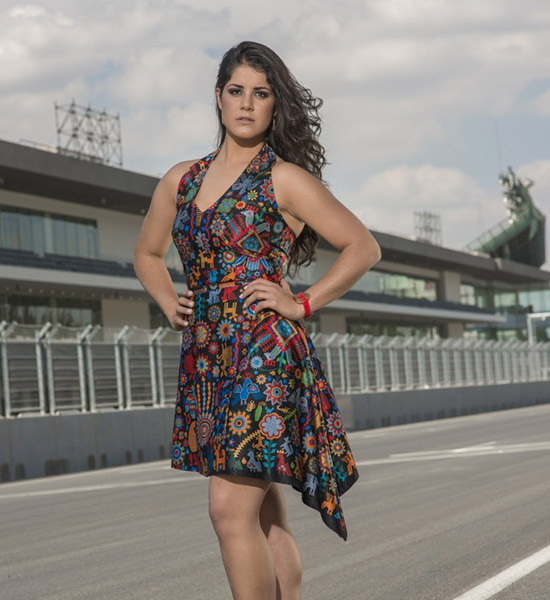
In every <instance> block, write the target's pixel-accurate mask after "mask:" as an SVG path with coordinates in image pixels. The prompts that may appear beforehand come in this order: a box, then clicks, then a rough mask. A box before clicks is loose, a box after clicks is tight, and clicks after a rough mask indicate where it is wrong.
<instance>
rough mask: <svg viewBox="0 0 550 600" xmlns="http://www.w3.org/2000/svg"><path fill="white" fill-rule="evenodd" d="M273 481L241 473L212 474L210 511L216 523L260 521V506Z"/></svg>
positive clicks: (209, 488)
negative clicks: (244, 475)
mask: <svg viewBox="0 0 550 600" xmlns="http://www.w3.org/2000/svg"><path fill="white" fill-rule="evenodd" d="M271 485H272V483H271V482H270V481H264V480H262V479H253V478H252V477H242V476H239V475H211V477H210V481H209V487H208V511H209V514H210V518H211V519H212V521H214V523H216V522H224V521H227V520H229V519H230V520H232V521H233V522H242V521H252V520H255V521H259V515H260V508H261V506H262V503H263V501H264V499H265V497H266V494H267V492H268V490H269V489H270V486H271Z"/></svg>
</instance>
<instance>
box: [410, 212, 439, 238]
mask: <svg viewBox="0 0 550 600" xmlns="http://www.w3.org/2000/svg"><path fill="white" fill-rule="evenodd" d="M414 235H415V237H416V239H417V240H420V241H422V242H428V243H429V244H434V245H436V246H441V245H442V244H443V237H442V235H441V215H438V214H436V213H431V212H428V211H426V210H425V211H420V212H417V211H415V213H414Z"/></svg>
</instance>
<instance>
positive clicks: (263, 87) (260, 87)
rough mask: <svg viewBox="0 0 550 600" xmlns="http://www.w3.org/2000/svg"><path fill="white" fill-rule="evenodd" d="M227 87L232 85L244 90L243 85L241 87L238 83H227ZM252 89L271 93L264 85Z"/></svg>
mask: <svg viewBox="0 0 550 600" xmlns="http://www.w3.org/2000/svg"><path fill="white" fill-rule="evenodd" d="M228 85H234V86H235V87H238V88H241V89H242V88H244V85H241V84H240V83H229V84H228ZM253 89H255V90H269V91H271V88H268V87H266V86H265V85H260V86H258V87H255V88H253Z"/></svg>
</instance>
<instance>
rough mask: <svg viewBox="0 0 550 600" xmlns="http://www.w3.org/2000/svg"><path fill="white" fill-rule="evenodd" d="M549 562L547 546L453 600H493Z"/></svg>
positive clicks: (549, 547)
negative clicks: (495, 596) (489, 599)
mask: <svg viewBox="0 0 550 600" xmlns="http://www.w3.org/2000/svg"><path fill="white" fill-rule="evenodd" d="M547 562H550V546H546V548H543V549H542V550H539V551H538V552H535V553H534V554H531V556H528V557H527V558H524V559H523V560H520V561H519V562H518V563H516V564H515V565H512V566H511V567H508V568H507V569H505V570H504V571H501V572H500V573H499V574H498V575H495V576H494V577H491V579H487V581H484V582H483V583H482V584H480V585H477V586H476V587H474V588H472V589H470V590H468V591H467V592H464V594H461V595H460V596H457V597H456V598H454V599H453V600H487V599H488V598H492V597H493V596H494V595H495V594H498V593H499V592H500V591H502V590H503V589H505V588H507V587H509V586H510V585H512V584H513V583H515V582H516V581H518V580H519V579H522V578H523V577H525V576H526V575H529V573H532V572H533V571H534V570H535V569H538V568H539V567H542V566H543V565H545V564H546V563H547Z"/></svg>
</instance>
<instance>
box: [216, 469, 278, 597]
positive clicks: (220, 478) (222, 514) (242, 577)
mask: <svg viewBox="0 0 550 600" xmlns="http://www.w3.org/2000/svg"><path fill="white" fill-rule="evenodd" d="M270 485H271V484H270V482H269V481H263V480H260V479H252V478H250V477H240V476H238V475H212V476H211V478H210V486H209V494H208V510H209V514H210V519H211V520H212V524H213V526H214V530H215V532H216V535H217V536H218V541H219V543H220V550H221V553H222V560H223V564H224V567H225V571H226V573H227V578H228V579H229V585H230V587H231V592H232V594H233V598H234V600H275V599H276V589H277V588H276V576H275V565H274V561H273V555H272V553H271V548H270V545H269V543H268V541H267V538H266V536H265V534H264V532H263V530H262V527H261V525H260V507H261V505H262V502H263V500H264V498H265V495H266V493H267V491H268V489H269V487H270Z"/></svg>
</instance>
